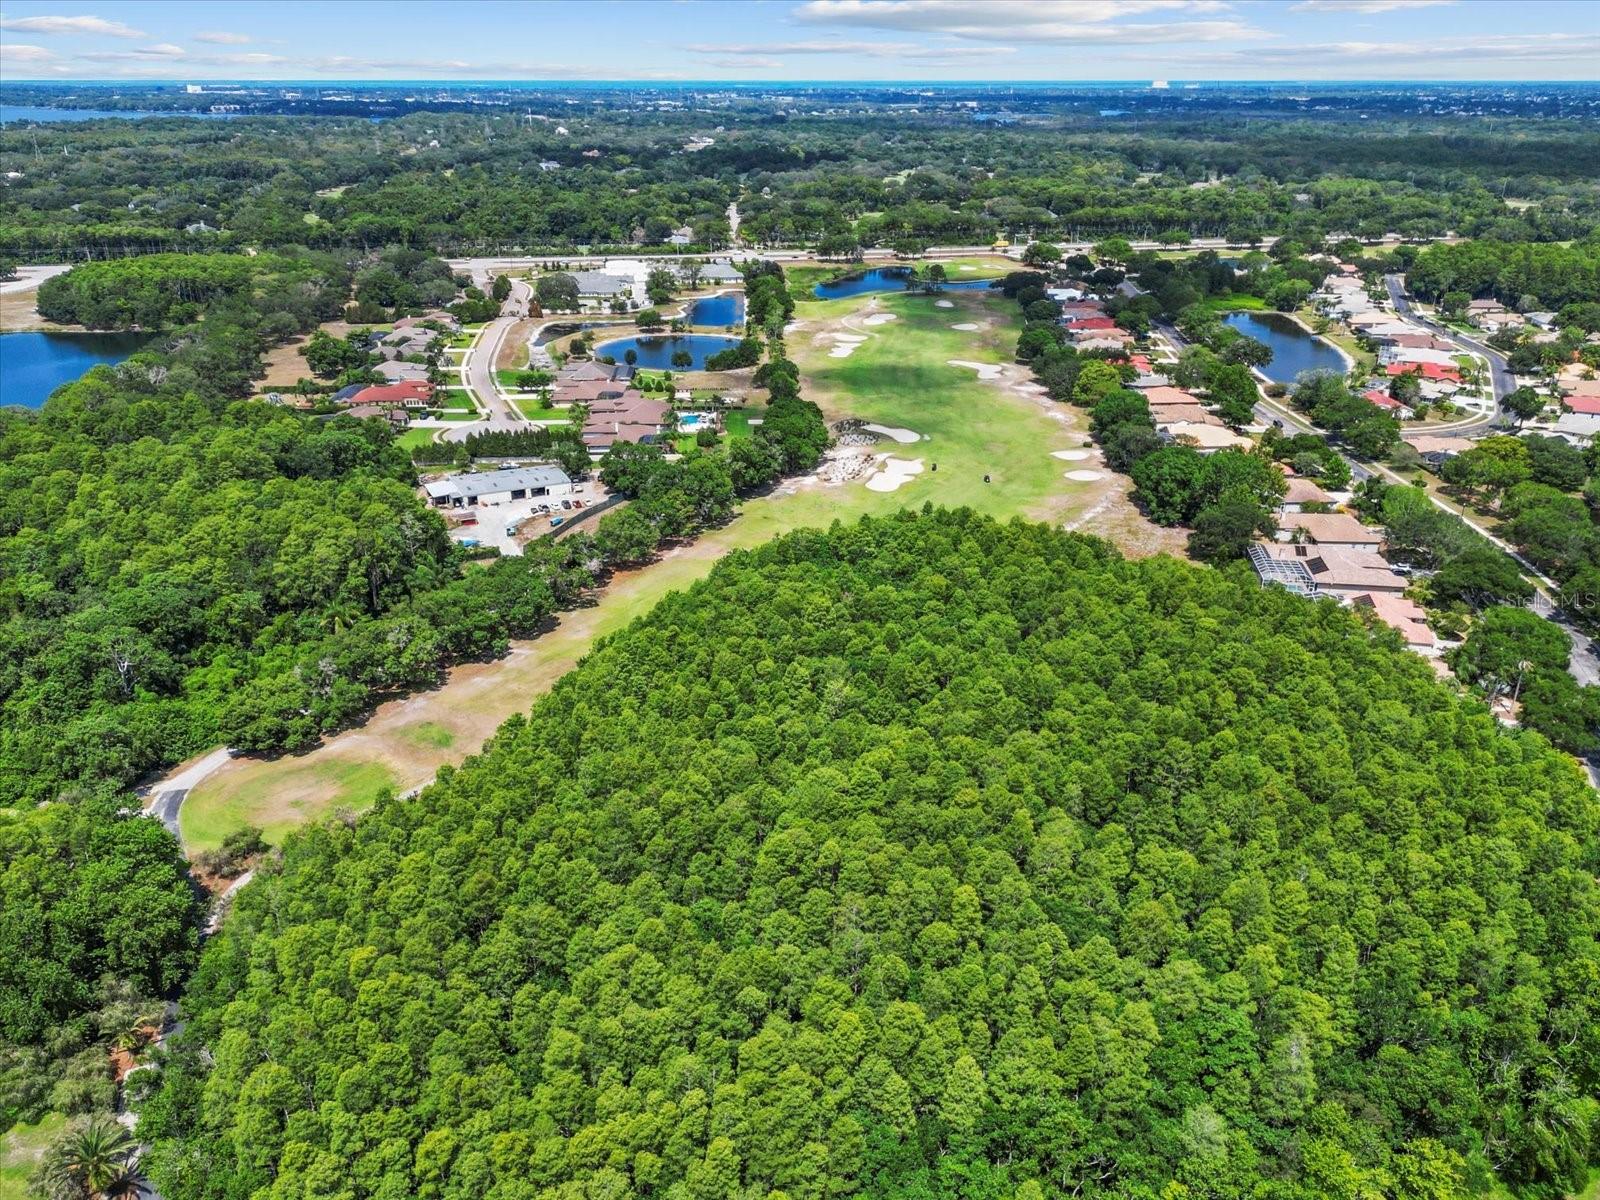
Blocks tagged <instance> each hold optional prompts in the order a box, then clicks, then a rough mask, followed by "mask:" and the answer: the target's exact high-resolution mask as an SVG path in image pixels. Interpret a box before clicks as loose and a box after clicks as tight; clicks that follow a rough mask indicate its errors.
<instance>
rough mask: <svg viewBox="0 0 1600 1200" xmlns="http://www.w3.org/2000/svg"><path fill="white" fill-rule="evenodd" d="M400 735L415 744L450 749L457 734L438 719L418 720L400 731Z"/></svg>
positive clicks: (437, 748)
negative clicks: (437, 720)
mask: <svg viewBox="0 0 1600 1200" xmlns="http://www.w3.org/2000/svg"><path fill="white" fill-rule="evenodd" d="M400 736H401V737H402V738H404V739H405V740H406V741H407V742H409V743H410V744H411V745H413V746H418V747H432V748H434V749H436V750H448V749H449V748H450V747H451V746H453V745H455V743H456V735H455V734H454V733H452V732H451V731H450V730H448V729H446V728H445V727H444V726H443V725H440V724H439V723H438V722H436V721H418V722H417V723H416V724H415V725H408V726H406V727H405V728H404V729H402V730H401V731H400Z"/></svg>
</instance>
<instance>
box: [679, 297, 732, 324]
mask: <svg viewBox="0 0 1600 1200" xmlns="http://www.w3.org/2000/svg"><path fill="white" fill-rule="evenodd" d="M743 323H744V297H743V296H741V295H740V294H739V293H738V292H724V293H723V294H722V295H720V296H707V297H706V298H705V299H704V300H695V301H692V302H690V304H689V324H691V325H723V326H726V325H741V324H743Z"/></svg>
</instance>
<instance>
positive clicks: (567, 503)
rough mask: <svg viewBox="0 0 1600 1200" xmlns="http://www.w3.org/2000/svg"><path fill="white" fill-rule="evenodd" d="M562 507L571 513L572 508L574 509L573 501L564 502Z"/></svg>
mask: <svg viewBox="0 0 1600 1200" xmlns="http://www.w3.org/2000/svg"><path fill="white" fill-rule="evenodd" d="M561 507H562V508H565V509H567V510H569V511H570V510H571V508H572V501H571V500H563V501H562V502H561Z"/></svg>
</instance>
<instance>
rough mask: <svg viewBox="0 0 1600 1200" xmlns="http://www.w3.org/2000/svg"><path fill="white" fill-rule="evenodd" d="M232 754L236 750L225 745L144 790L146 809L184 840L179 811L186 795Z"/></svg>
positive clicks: (179, 838)
mask: <svg viewBox="0 0 1600 1200" xmlns="http://www.w3.org/2000/svg"><path fill="white" fill-rule="evenodd" d="M232 757H233V751H232V750H229V749H228V748H227V747H226V746H222V747H219V748H218V749H216V750H213V751H212V752H211V753H210V754H208V755H206V756H205V757H204V758H201V759H197V760H196V761H195V762H192V763H190V764H189V765H188V766H186V767H183V768H181V769H179V770H177V771H174V772H173V773H172V774H171V775H168V776H167V777H166V778H165V779H158V780H157V781H156V782H155V783H153V784H151V785H150V786H149V787H147V788H145V789H143V790H142V792H141V793H140V794H141V795H143V796H144V798H145V807H144V811H145V812H147V813H149V814H150V815H151V816H153V817H155V818H156V819H158V820H159V821H160V822H161V823H162V824H163V825H165V826H166V827H167V830H168V831H169V832H170V833H171V834H172V836H173V837H175V838H177V839H178V841H179V842H180V843H181V842H182V841H183V838H182V836H181V835H180V834H179V832H178V810H179V809H181V808H182V807H183V801H184V797H186V796H187V795H188V794H189V793H190V792H191V791H193V790H194V789H195V788H197V787H199V786H200V782H201V781H202V780H203V779H205V778H206V777H207V776H208V775H210V774H211V773H212V772H213V771H215V770H217V769H218V768H219V767H221V766H222V765H223V764H224V763H225V762H227V761H228V760H229V759H230V758H232Z"/></svg>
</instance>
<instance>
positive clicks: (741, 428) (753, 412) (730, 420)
mask: <svg viewBox="0 0 1600 1200" xmlns="http://www.w3.org/2000/svg"><path fill="white" fill-rule="evenodd" d="M766 413H767V410H766V409H765V408H764V407H762V406H761V405H759V404H757V405H751V406H748V407H745V408H730V409H729V410H728V411H727V412H725V413H723V414H722V423H723V425H724V426H725V427H726V429H727V432H728V436H729V437H730V438H746V437H749V436H750V434H751V432H752V431H751V428H750V418H751V417H754V418H755V419H756V420H758V421H759V420H760V419H761V418H762V417H764V416H766Z"/></svg>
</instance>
